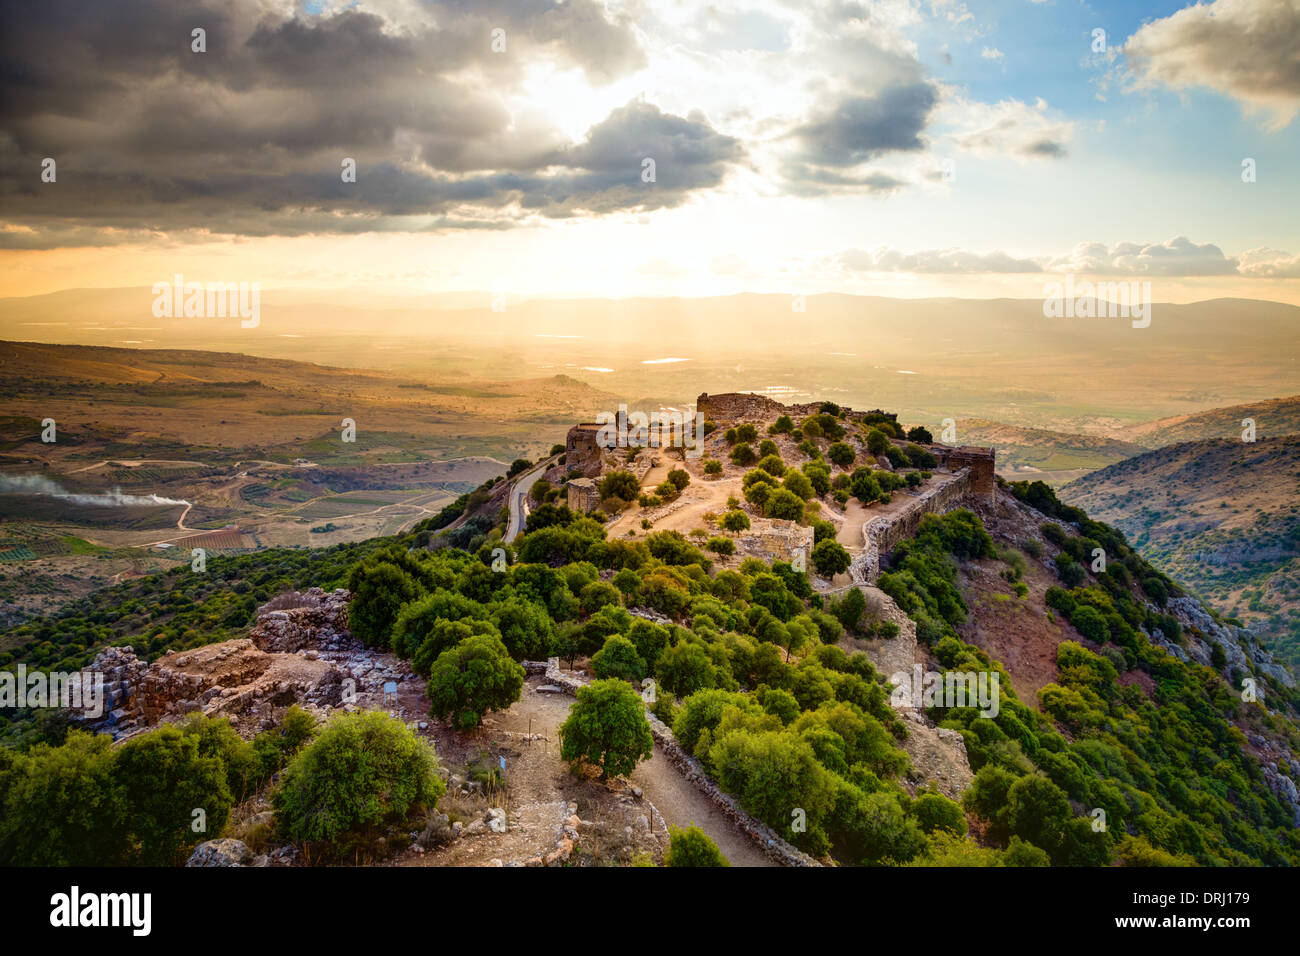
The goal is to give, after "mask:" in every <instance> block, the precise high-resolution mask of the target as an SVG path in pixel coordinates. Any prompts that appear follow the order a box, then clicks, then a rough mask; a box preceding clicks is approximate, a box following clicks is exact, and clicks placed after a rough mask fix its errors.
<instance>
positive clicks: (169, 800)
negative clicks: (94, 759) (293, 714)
mask: <svg viewBox="0 0 1300 956" xmlns="http://www.w3.org/2000/svg"><path fill="white" fill-rule="evenodd" d="M113 775H114V777H115V778H116V780H117V784H118V786H119V787H121V789H122V792H123V793H124V794H125V795H126V800H127V804H128V806H129V807H130V816H129V819H128V823H127V826H128V828H129V830H130V832H131V836H132V839H133V840H134V841H135V843H136V846H137V856H138V859H139V861H140V862H141V863H143V864H145V865H146V866H172V865H174V864H176V863H179V862H182V861H181V855H182V852H183V851H184V850H186V849H188V848H189V847H192V846H194V845H195V844H197V843H200V842H202V841H203V840H207V839H211V838H212V837H215V836H217V835H218V834H219V833H221V831H222V829H223V828H224V827H225V825H226V820H227V819H228V818H229V816H230V808H231V807H232V806H233V805H234V798H233V797H232V796H231V793H230V786H229V785H228V784H227V782H226V768H225V765H224V764H222V762H221V760H220V758H218V757H214V756H204V755H203V754H201V753H200V751H199V738H198V737H197V736H195V735H192V734H185V733H183V732H182V731H181V729H180V728H179V727H176V726H174V725H163V726H161V727H158V728H157V729H155V730H151V731H149V732H148V733H147V734H142V735H141V736H139V737H134V738H132V739H131V740H128V741H127V742H126V743H125V744H123V745H122V747H121V749H120V750H119V751H118V754H117V760H116V761H115V762H114V765H113ZM195 810H202V811H203V815H202V817H196V816H195V814H194V811H195ZM196 819H202V820H203V821H204V826H205V829H204V830H203V831H202V832H200V833H195V832H194V830H193V829H192V825H193V824H194V822H195V820H196Z"/></svg>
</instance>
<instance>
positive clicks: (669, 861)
mask: <svg viewBox="0 0 1300 956" xmlns="http://www.w3.org/2000/svg"><path fill="white" fill-rule="evenodd" d="M786 420H787V421H789V419H786ZM668 839H669V843H668V852H667V853H665V854H664V866H730V865H731V864H730V863H728V862H727V858H726V857H725V856H723V855H722V851H721V850H719V849H718V845H717V844H716V843H714V842H713V841H712V840H711V839H709V837H708V835H707V834H706V833H705V832H704V831H703V830H701V829H700V828H699V827H697V826H694V825H692V826H689V827H687V828H686V829H684V830H683V829H679V828H678V827H670V828H669V830H668Z"/></svg>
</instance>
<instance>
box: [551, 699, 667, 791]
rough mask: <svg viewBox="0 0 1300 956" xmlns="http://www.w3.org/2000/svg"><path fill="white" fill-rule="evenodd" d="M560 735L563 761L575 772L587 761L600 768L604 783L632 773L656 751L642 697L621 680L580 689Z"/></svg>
mask: <svg viewBox="0 0 1300 956" xmlns="http://www.w3.org/2000/svg"><path fill="white" fill-rule="evenodd" d="M559 733H560V740H561V746H560V759H562V760H564V761H566V762H568V763H569V765H570V767H571V768H572V769H574V770H575V771H576V770H577V768H578V766H579V765H580V764H582V763H584V762H586V763H589V764H592V765H593V766H596V767H599V768H600V775H601V779H602V780H604V779H608V778H609V777H610V776H615V777H619V776H624V775H625V774H629V773H631V772H632V770H633V769H634V768H635V767H636V765H637V763H638V762H639V761H642V760H648V759H649V758H650V756H651V754H652V753H653V751H654V738H653V737H651V736H650V725H649V724H648V723H646V719H645V707H644V706H643V704H642V703H641V698H640V696H639V695H638V694H637V692H636V691H634V690H633V689H632V688H631V687H629V686H628V685H627V684H626V683H624V682H623V681H621V680H597V681H592V682H591V683H590V684H588V685H587V686H586V687H582V688H580V689H579V690H578V694H577V700H575V701H574V703H573V706H572V707H571V708H570V709H569V716H568V719H566V720H565V721H564V723H563V724H561V725H560V731H559Z"/></svg>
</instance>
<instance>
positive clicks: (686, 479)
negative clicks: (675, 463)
mask: <svg viewBox="0 0 1300 956" xmlns="http://www.w3.org/2000/svg"><path fill="white" fill-rule="evenodd" d="M667 482H668V484H670V485H672V486H673V487H674V488H676V489H677V490H678V491H679V492H680V491H682V490H683V489H684V488H685V487H686V486H687V485H689V484H690V483H691V473H690V472H689V471H687V470H686V469H685V468H674V469H673V470H672V471H670V472H668V479H667Z"/></svg>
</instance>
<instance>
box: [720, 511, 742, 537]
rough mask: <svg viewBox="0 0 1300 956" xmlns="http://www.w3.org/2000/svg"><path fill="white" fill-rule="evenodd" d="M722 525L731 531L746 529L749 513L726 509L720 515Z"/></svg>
mask: <svg viewBox="0 0 1300 956" xmlns="http://www.w3.org/2000/svg"><path fill="white" fill-rule="evenodd" d="M722 527H723V528H725V529H726V530H727V531H731V532H733V533H734V532H737V531H745V530H748V528H749V515H747V514H745V512H743V511H728V512H727V513H726V514H725V515H723V516H722Z"/></svg>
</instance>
